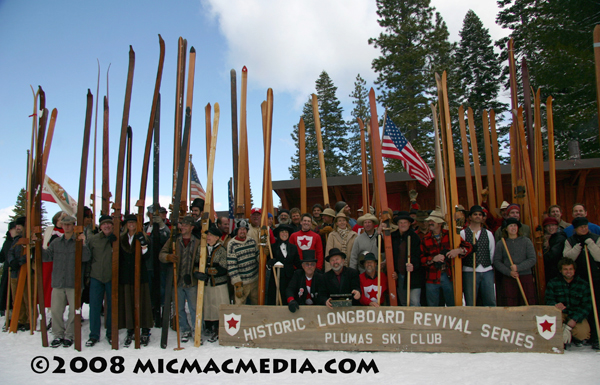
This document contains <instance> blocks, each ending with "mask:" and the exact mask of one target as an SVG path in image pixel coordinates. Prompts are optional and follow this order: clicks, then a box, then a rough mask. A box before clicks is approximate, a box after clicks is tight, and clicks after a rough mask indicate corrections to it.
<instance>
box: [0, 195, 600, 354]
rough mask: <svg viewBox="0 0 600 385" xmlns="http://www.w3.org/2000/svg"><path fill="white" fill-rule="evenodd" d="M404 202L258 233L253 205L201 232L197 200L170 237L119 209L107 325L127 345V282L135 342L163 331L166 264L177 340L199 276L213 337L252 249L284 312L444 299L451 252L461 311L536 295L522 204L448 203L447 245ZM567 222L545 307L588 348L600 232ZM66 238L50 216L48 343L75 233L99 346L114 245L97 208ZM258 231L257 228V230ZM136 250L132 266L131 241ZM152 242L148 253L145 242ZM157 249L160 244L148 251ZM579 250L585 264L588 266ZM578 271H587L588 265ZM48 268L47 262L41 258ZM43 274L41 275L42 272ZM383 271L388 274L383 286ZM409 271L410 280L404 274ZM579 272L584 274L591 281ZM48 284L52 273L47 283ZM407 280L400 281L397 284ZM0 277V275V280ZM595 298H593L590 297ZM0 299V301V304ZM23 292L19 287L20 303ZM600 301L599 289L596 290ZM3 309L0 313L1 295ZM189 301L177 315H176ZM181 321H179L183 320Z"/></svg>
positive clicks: (316, 215) (576, 212) (311, 217)
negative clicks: (114, 319)
mask: <svg viewBox="0 0 600 385" xmlns="http://www.w3.org/2000/svg"><path fill="white" fill-rule="evenodd" d="M410 198H411V208H410V211H395V212H393V215H392V212H391V211H390V213H389V216H390V218H392V219H391V220H390V221H384V222H381V221H380V219H381V217H377V216H376V215H375V212H374V211H375V210H374V209H373V208H372V207H370V208H368V209H367V212H366V213H364V212H363V209H362V208H361V209H360V210H358V211H359V216H358V218H356V219H355V218H353V216H352V211H351V209H350V207H349V205H347V204H346V203H345V202H337V203H336V204H335V206H334V207H327V208H324V207H323V206H321V205H319V204H315V205H314V206H313V207H312V212H311V213H310V214H309V213H301V212H300V210H299V209H297V208H293V209H291V210H287V209H283V208H281V209H279V210H278V212H277V216H276V218H274V217H273V215H272V214H270V213H269V214H268V215H269V219H270V220H269V228H268V236H266V237H265V236H264V232H263V235H262V237H261V227H260V220H261V216H262V212H261V210H260V209H257V208H254V209H252V211H251V215H250V218H247V219H245V218H240V219H236V220H235V227H234V229H233V231H231V230H230V227H229V226H230V220H229V218H227V217H220V218H217V219H216V221H214V223H213V222H212V221H211V222H210V226H209V227H208V230H206V231H205V233H204V234H203V233H202V220H201V218H202V217H203V211H204V201H202V200H201V199H196V200H194V202H193V203H192V205H191V207H190V214H189V215H186V216H183V217H182V218H180V220H179V221H178V223H177V229H178V232H179V236H178V238H177V239H176V240H175V242H170V241H169V239H170V236H171V232H172V231H173V228H172V226H173V224H171V223H170V221H169V220H168V219H167V218H166V216H167V210H166V209H165V208H161V207H154V206H150V207H149V209H148V213H147V214H148V219H149V220H148V222H146V223H145V224H144V228H143V231H142V232H138V231H137V217H136V216H135V215H126V216H125V217H124V218H123V231H122V232H121V234H120V238H119V242H118V245H119V277H118V281H119V285H118V287H119V289H118V290H119V292H118V298H119V302H118V313H119V317H118V323H119V325H118V326H119V329H123V328H125V329H127V337H126V339H125V346H129V344H130V343H131V341H132V339H133V330H134V324H135V322H134V321H135V319H134V313H133V309H134V284H135V278H136V274H139V280H140V293H141V295H140V314H141V317H140V327H141V331H142V333H141V344H142V345H147V344H148V343H149V340H150V334H151V329H152V327H153V326H155V327H159V326H161V324H162V323H161V319H162V317H161V313H162V311H163V310H164V297H165V290H166V289H167V288H166V277H167V272H168V271H169V270H172V269H173V266H172V264H176V267H177V268H176V276H174V277H173V278H174V280H173V281H174V284H175V285H176V291H177V296H178V308H177V309H175V311H176V312H177V314H178V316H179V317H178V319H179V329H180V331H181V342H183V343H185V342H187V341H189V340H190V339H191V338H192V335H193V333H194V328H195V325H196V311H197V309H196V303H197V298H198V297H197V296H198V287H199V285H204V297H203V305H202V306H203V309H202V314H203V322H204V332H205V334H204V335H205V336H207V338H208V341H210V342H214V341H216V340H217V339H218V331H219V306H220V305H221V304H229V303H235V304H238V305H244V304H251V305H257V304H258V303H259V295H260V293H259V282H258V277H259V270H260V265H259V254H260V250H261V247H262V249H263V251H264V252H265V253H266V254H267V264H266V269H267V274H266V293H265V298H263V299H264V303H266V304H267V305H287V306H288V309H289V310H290V311H291V312H296V311H299V310H300V306H305V305H324V306H327V307H329V308H333V307H334V306H337V305H340V304H349V303H352V305H356V306H381V305H385V304H389V298H388V292H389V290H388V289H389V285H394V287H395V288H396V292H397V300H398V304H399V305H402V306H406V305H410V306H454V305H456V304H455V299H454V298H455V295H454V294H455V293H454V288H453V284H452V281H453V278H454V277H453V276H452V274H453V269H452V261H453V260H454V259H455V258H461V259H462V272H456V271H455V272H454V273H455V274H462V281H463V293H462V294H464V303H465V304H466V305H467V306H473V305H481V306H496V305H499V306H517V305H522V304H529V305H533V304H536V290H535V287H536V286H535V278H534V268H535V265H536V262H537V258H536V251H535V248H534V245H533V243H532V241H531V239H530V236H531V234H532V230H531V229H530V228H529V227H528V226H527V225H525V224H523V223H521V221H520V219H521V208H520V206H519V205H517V204H510V203H508V202H504V203H503V204H502V206H501V207H500V209H499V210H498V212H497V213H491V212H490V210H489V209H488V208H487V204H486V202H485V198H486V196H485V195H484V202H482V205H481V206H480V205H475V206H473V207H470V208H469V210H466V209H464V208H463V207H462V206H458V207H457V208H456V210H457V212H456V214H457V215H456V218H457V226H456V228H457V232H459V233H460V243H459V244H458V245H455V247H454V248H451V246H450V245H451V244H453V243H455V242H452V243H451V241H450V237H451V236H452V234H451V233H450V230H449V228H448V227H449V226H448V224H447V223H446V216H445V215H444V213H442V212H441V210H439V209H436V210H431V211H427V210H420V209H419V205H418V204H417V203H416V198H417V194H416V192H415V191H411V192H410ZM572 214H573V221H572V222H573V223H572V224H569V223H566V222H565V221H564V220H563V218H562V210H561V208H560V207H559V206H556V205H555V206H551V207H550V208H549V209H548V211H547V213H546V217H545V219H544V221H543V224H542V226H543V229H544V241H543V252H544V265H545V266H544V267H545V271H546V275H545V277H546V278H545V279H546V285H547V289H546V293H545V304H546V305H552V306H556V307H557V308H558V309H560V310H561V311H562V313H563V324H564V326H563V337H564V341H565V344H566V345H568V344H570V343H574V344H575V345H579V344H582V343H584V342H586V341H587V342H588V343H590V344H591V345H592V346H593V347H594V348H596V349H598V333H597V331H596V328H595V326H594V325H595V324H594V321H593V319H594V316H593V311H592V299H591V291H590V279H591V282H592V283H593V284H594V285H593V287H594V292H597V291H598V290H600V289H599V287H600V235H599V234H600V227H598V226H597V225H595V224H592V223H589V222H588V220H587V211H586V209H585V207H584V205H582V204H579V203H577V204H575V205H573V208H572ZM24 221H25V218H21V219H19V220H18V221H16V222H15V223H11V224H10V225H9V231H8V233H7V236H6V241H5V243H4V246H3V248H2V251H1V252H0V258H2V259H0V261H5V262H4V263H5V269H4V271H5V274H6V272H7V270H9V269H8V267H10V278H7V279H6V281H7V282H8V281H10V285H11V288H12V293H14V292H15V291H16V290H15V289H16V285H17V279H18V278H17V277H18V273H19V270H20V269H21V268H22V266H24V265H25V264H26V261H25V257H24V256H23V252H22V246H21V245H19V244H18V239H19V238H20V237H21V236H22V234H23V228H24ZM92 221H93V219H91V218H90V221H89V222H88V223H87V224H86V226H85V231H84V232H83V233H81V234H79V235H77V236H76V235H75V233H74V231H73V229H74V224H75V218H73V217H71V216H69V215H66V214H61V213H59V214H57V216H55V217H54V219H53V224H54V229H53V230H51V231H50V232H47V233H48V234H47V235H49V236H47V237H46V239H45V240H44V242H43V243H44V250H43V260H44V261H47V262H50V261H52V262H53V263H54V266H53V267H52V268H51V273H50V274H47V273H44V277H45V280H44V285H46V284H47V283H49V284H50V285H49V286H51V297H50V301H47V302H50V304H48V303H47V306H50V308H51V314H52V333H53V335H54V340H53V341H52V346H53V347H58V346H65V347H68V346H71V344H72V340H73V319H74V309H73V306H69V316H68V319H67V320H66V322H65V321H64V320H63V312H64V310H65V308H66V306H67V305H68V304H73V303H74V290H75V289H74V286H75V285H74V265H75V241H76V239H77V238H80V239H81V240H82V241H83V244H84V246H83V254H82V262H83V263H84V266H83V271H84V274H83V275H82V280H83V282H82V283H83V287H85V288H86V290H87V291H88V294H87V298H88V300H87V302H89V309H90V311H89V322H90V334H89V339H88V341H87V343H86V346H89V347H91V346H94V345H95V344H96V343H97V342H98V341H99V340H100V337H101V324H102V315H103V314H105V315H109V316H107V317H105V320H106V321H105V329H106V332H105V338H106V340H107V341H108V342H110V341H111V317H110V314H111V298H112V293H111V292H112V284H111V281H112V271H113V270H112V254H113V247H114V245H115V242H116V241H117V238H116V235H115V234H114V229H113V222H114V221H113V218H112V217H111V216H107V215H103V216H101V217H100V221H99V225H98V227H97V228H96V229H94V226H93V224H92V223H91V222H92ZM263 230H264V229H263ZM383 233H386V234H388V233H389V235H390V236H391V240H392V250H393V255H391V256H390V255H386V253H385V248H384V245H383V243H384V242H383V238H382V237H381V236H382V234H383ZM203 236H204V237H206V248H207V250H206V264H205V265H204V266H202V267H201V266H200V255H201V253H202V250H201V240H202V237H203ZM138 244H139V249H140V250H141V261H142V263H141V266H137V270H138V272H136V265H135V254H136V249H137V248H138ZM157 248H158V249H157ZM159 250H160V251H159ZM386 258H392V259H393V262H394V263H393V266H394V271H393V272H391V274H388V272H387V271H386V266H387V264H386V263H385V260H386ZM588 259H589V262H588ZM588 266H589V267H588ZM44 267H45V268H46V266H44ZM46 275H48V276H49V277H50V278H49V279H46ZM388 277H391V278H392V280H393V281H394V282H389V281H388ZM409 277H410V279H409ZM590 277H591V278H590ZM48 281H50V282H48ZM2 282H5V279H4V276H3V281H2ZM409 282H410V283H409ZM3 285H4V283H3ZM597 294H600V293H597ZM4 297H6V294H4V295H2V296H1V297H0V298H1V299H4ZM25 298H26V296H24V301H25ZM596 298H598V295H596ZM2 308H3V309H4V308H6V309H8V308H9V306H8V304H4V306H3V307H2ZM186 309H187V311H186ZM27 310H28V306H25V305H24V306H21V313H20V314H19V325H20V326H22V327H23V328H26V326H25V325H27V324H28V323H29V321H28V317H29V314H28V311H27ZM188 316H189V318H188Z"/></svg>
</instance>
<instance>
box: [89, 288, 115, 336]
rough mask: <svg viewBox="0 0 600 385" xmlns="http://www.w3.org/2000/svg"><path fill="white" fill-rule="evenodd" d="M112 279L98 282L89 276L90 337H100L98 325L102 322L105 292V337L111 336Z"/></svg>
mask: <svg viewBox="0 0 600 385" xmlns="http://www.w3.org/2000/svg"><path fill="white" fill-rule="evenodd" d="M111 293H112V281H108V282H100V281H99V280H97V279H96V278H90V338H95V339H97V340H99V339H100V325H101V324H102V315H101V313H102V302H103V301H104V294H106V309H105V312H106V314H107V315H108V316H107V317H106V338H110V336H111V325H112V312H111V309H112V297H111Z"/></svg>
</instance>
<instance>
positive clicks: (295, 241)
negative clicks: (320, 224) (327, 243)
mask: <svg viewBox="0 0 600 385" xmlns="http://www.w3.org/2000/svg"><path fill="white" fill-rule="evenodd" d="M290 243H291V244H292V245H296V246H297V247H298V254H300V259H301V260H302V259H303V258H302V251H303V250H314V251H315V258H316V259H317V269H319V270H321V271H322V270H323V245H322V244H321V236H320V235H319V234H317V233H315V232H314V231H312V230H308V231H302V230H300V231H296V232H295V233H293V234H292V235H290Z"/></svg>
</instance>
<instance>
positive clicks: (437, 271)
mask: <svg viewBox="0 0 600 385" xmlns="http://www.w3.org/2000/svg"><path fill="white" fill-rule="evenodd" d="M458 247H462V248H464V249H465V250H466V253H465V255H467V254H469V253H470V252H471V251H472V250H473V246H472V245H471V244H470V243H469V242H466V241H465V240H464V239H461V241H460V245H459V246H458ZM450 250H451V249H450V237H449V232H448V230H442V239H441V242H440V243H438V242H437V240H436V239H435V238H434V237H433V233H432V232H429V233H427V234H426V235H425V237H423V239H422V240H421V265H422V266H423V267H424V269H425V279H426V283H433V284H439V283H440V279H441V276H442V271H445V272H446V274H448V278H450V280H452V269H451V266H452V265H451V259H450V258H446V260H445V262H444V263H442V264H439V263H434V262H433V257H435V256H436V255H438V254H446V253H447V252H448V251H450ZM460 257H461V258H462V257H464V255H462V256H460Z"/></svg>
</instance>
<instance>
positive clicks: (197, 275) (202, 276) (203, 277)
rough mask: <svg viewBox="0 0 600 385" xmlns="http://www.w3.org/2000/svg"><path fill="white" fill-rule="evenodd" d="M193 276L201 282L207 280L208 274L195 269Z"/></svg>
mask: <svg viewBox="0 0 600 385" xmlns="http://www.w3.org/2000/svg"><path fill="white" fill-rule="evenodd" d="M194 278H196V279H197V280H198V281H202V282H206V281H208V275H206V274H204V273H203V272H201V271H196V272H195V273H194Z"/></svg>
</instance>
